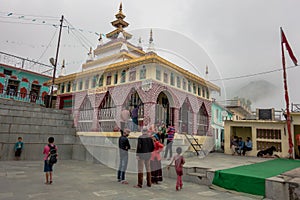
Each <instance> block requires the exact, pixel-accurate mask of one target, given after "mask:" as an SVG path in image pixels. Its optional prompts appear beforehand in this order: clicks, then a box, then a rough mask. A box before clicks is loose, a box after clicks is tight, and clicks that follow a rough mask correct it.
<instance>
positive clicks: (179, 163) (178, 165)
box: [167, 147, 185, 191]
mask: <svg viewBox="0 0 300 200" xmlns="http://www.w3.org/2000/svg"><path fill="white" fill-rule="evenodd" d="M176 153H177V154H176V155H175V156H174V157H173V158H172V161H171V163H170V164H169V165H168V168H167V169H168V170H169V169H170V166H171V165H172V163H173V162H174V161H175V171H176V174H177V181H176V191H178V190H179V188H180V189H182V186H183V184H182V175H183V165H184V163H185V160H184V157H183V156H182V155H181V153H182V148H181V147H177V149H176Z"/></svg>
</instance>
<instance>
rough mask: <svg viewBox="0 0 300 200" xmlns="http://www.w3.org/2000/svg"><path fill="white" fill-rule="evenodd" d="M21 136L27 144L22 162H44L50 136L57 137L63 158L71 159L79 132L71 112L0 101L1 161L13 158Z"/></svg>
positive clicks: (18, 102) (25, 144)
mask: <svg viewBox="0 0 300 200" xmlns="http://www.w3.org/2000/svg"><path fill="white" fill-rule="evenodd" d="M19 136H21V137H23V142H24V152H23V153H22V157H21V159H26V160H39V159H42V158H43V155H42V151H43V147H44V145H45V144H47V140H48V137H50V136H53V137H54V138H55V143H56V144H57V146H58V151H59V157H60V159H72V153H73V144H76V130H75V128H74V126H73V118H72V115H71V112H70V111H65V110H56V109H51V108H45V107H41V106H39V105H37V104H34V103H27V102H21V101H15V100H12V99H0V160H11V159H13V158H14V144H15V142H16V141H17V138H18V137H19Z"/></svg>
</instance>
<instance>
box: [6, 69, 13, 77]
mask: <svg viewBox="0 0 300 200" xmlns="http://www.w3.org/2000/svg"><path fill="white" fill-rule="evenodd" d="M4 74H5V75H8V76H11V75H12V71H11V70H7V69H4Z"/></svg>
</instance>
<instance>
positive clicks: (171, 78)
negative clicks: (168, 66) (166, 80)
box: [170, 73, 175, 85]
mask: <svg viewBox="0 0 300 200" xmlns="http://www.w3.org/2000/svg"><path fill="white" fill-rule="evenodd" d="M170 82H171V85H175V80H174V74H173V73H171V76H170Z"/></svg>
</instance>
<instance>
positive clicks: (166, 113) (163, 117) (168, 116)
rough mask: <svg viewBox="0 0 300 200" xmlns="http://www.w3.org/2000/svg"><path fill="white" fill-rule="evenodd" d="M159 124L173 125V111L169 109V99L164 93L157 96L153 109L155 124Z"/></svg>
mask: <svg viewBox="0 0 300 200" xmlns="http://www.w3.org/2000/svg"><path fill="white" fill-rule="evenodd" d="M161 122H164V123H165V124H166V125H169V124H171V125H174V109H173V108H171V107H170V102H169V99H168V97H167V95H166V94H165V93H164V92H161V93H160V94H159V95H158V97H157V102H156V108H155V123H156V124H157V123H161Z"/></svg>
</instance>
